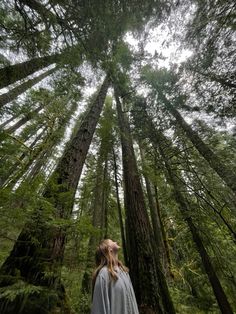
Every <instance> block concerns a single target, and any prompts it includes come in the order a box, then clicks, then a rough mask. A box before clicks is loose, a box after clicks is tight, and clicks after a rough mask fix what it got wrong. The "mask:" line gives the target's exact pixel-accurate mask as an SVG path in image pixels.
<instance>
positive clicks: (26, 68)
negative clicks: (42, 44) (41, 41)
mask: <svg viewBox="0 0 236 314" xmlns="http://www.w3.org/2000/svg"><path fill="white" fill-rule="evenodd" d="M61 56H62V54H54V55H51V56H44V57H38V58H34V59H31V60H28V61H25V62H21V63H17V64H13V65H9V66H7V67H5V68H1V69H0V88H3V87H6V86H8V85H11V84H13V83H15V82H17V81H19V80H22V79H23V78H26V77H27V76H28V75H31V74H33V73H35V72H36V71H39V70H41V69H42V68H45V67H47V66H49V65H50V64H53V63H57V62H58V61H59V60H60V57H61Z"/></svg>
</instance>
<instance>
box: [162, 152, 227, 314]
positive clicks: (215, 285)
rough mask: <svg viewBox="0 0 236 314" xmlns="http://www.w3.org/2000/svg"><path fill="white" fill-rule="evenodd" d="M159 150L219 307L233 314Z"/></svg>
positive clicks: (187, 209)
mask: <svg viewBox="0 0 236 314" xmlns="http://www.w3.org/2000/svg"><path fill="white" fill-rule="evenodd" d="M159 150H160V153H161V155H162V157H163V159H164V162H165V166H166V169H167V172H168V176H169V179H170V182H171V184H172V186H173V189H174V196H175V199H176V202H177V204H178V205H179V209H180V211H181V213H182V215H183V217H184V220H185V221H186V223H187V225H188V227H189V229H190V232H191V235H192V238H193V241H194V243H195V245H196V248H197V251H198V253H199V255H200V257H201V260H202V264H203V267H204V269H205V271H206V274H207V276H208V279H209V281H210V284H211V286H212V289H213V292H214V295H215V297H216V300H217V302H218V305H219V308H220V310H221V312H222V314H233V310H232V308H231V306H230V304H229V302H228V299H227V296H226V294H225V292H224V290H223V287H222V286H221V283H220V281H219V279H218V276H217V274H216V272H215V270H214V267H213V265H212V263H211V260H210V257H209V255H208V253H207V251H206V249H205V247H204V244H203V242H202V239H201V237H200V235H199V233H198V230H197V228H196V227H195V225H194V223H193V220H192V218H191V216H190V214H191V212H190V210H189V208H188V205H187V203H186V202H185V199H184V197H183V196H182V193H181V192H180V190H179V188H178V182H177V181H176V179H175V176H174V174H173V173H172V170H171V167H170V165H169V164H168V162H167V159H166V156H165V155H164V152H163V150H162V149H161V147H160V146H159Z"/></svg>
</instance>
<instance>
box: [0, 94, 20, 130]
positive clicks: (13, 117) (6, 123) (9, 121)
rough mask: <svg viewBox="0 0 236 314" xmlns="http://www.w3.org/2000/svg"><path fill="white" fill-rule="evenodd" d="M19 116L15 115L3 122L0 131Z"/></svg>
mask: <svg viewBox="0 0 236 314" xmlns="http://www.w3.org/2000/svg"><path fill="white" fill-rule="evenodd" d="M0 97H1V96H0ZM19 115H20V114H17V115H15V116H12V117H11V118H9V119H7V120H6V121H4V122H3V123H2V124H1V125H0V129H2V128H4V127H5V126H6V125H8V124H9V123H11V122H12V121H13V120H15V119H16V118H17V117H18V116H19Z"/></svg>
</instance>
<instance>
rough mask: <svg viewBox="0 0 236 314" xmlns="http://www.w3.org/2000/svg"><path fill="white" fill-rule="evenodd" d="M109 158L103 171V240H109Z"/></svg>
mask: <svg viewBox="0 0 236 314" xmlns="http://www.w3.org/2000/svg"><path fill="white" fill-rule="evenodd" d="M108 196H109V189H108V156H106V159H105V165H104V169H103V190H102V230H103V238H104V239H107V238H108Z"/></svg>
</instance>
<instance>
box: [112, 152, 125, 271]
mask: <svg viewBox="0 0 236 314" xmlns="http://www.w3.org/2000/svg"><path fill="white" fill-rule="evenodd" d="M113 161H114V177H115V187H116V202H117V209H118V215H119V222H120V232H121V239H122V248H123V254H124V260H125V264H126V265H128V255H127V247H126V239H125V228H124V224H123V218H122V210H121V204H120V197H119V183H118V176H117V163H116V154H115V151H114V149H113Z"/></svg>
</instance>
